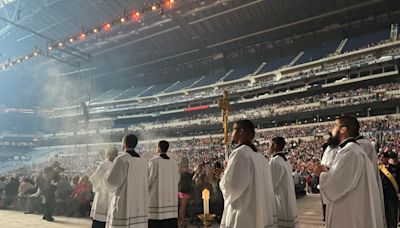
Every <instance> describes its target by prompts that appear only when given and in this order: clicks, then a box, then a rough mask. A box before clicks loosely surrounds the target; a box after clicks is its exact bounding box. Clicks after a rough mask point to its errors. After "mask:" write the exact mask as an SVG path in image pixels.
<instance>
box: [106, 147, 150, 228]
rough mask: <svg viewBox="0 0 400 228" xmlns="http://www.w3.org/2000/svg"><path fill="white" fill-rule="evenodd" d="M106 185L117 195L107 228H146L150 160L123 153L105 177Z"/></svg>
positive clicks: (114, 196) (111, 206)
mask: <svg viewBox="0 0 400 228" xmlns="http://www.w3.org/2000/svg"><path fill="white" fill-rule="evenodd" d="M104 183H105V185H106V186H107V188H108V189H109V190H110V191H114V194H113V197H112V200H111V204H110V208H109V210H108V216H107V223H106V227H107V228H110V227H115V228H120V227H129V228H133V227H135V228H147V226H148V225H147V223H148V213H147V210H148V203H147V201H148V199H147V197H148V194H147V193H148V165H147V160H146V159H144V158H140V157H133V156H131V155H130V154H129V153H127V152H125V153H123V154H122V155H120V156H118V157H117V158H116V159H115V161H114V162H113V165H112V167H111V168H110V170H109V171H108V172H107V173H106V175H105V178H104Z"/></svg>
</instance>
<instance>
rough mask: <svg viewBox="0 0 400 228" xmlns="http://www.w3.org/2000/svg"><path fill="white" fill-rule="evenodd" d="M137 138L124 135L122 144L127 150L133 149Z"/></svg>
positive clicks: (132, 135)
mask: <svg viewBox="0 0 400 228" xmlns="http://www.w3.org/2000/svg"><path fill="white" fill-rule="evenodd" d="M137 142H138V138H137V137H136V135H134V134H126V135H125V137H124V143H125V145H126V147H127V148H131V149H134V148H135V147H136V145H137Z"/></svg>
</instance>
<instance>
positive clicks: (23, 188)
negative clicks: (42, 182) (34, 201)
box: [18, 177, 34, 210]
mask: <svg viewBox="0 0 400 228" xmlns="http://www.w3.org/2000/svg"><path fill="white" fill-rule="evenodd" d="M33 188H34V186H33V180H32V179H30V178H28V177H24V178H23V179H22V182H21V184H20V185H19V187H18V202H19V203H18V209H19V210H25V207H26V202H27V199H28V197H29V196H30V195H31V194H32V193H31V191H30V190H32V189H33Z"/></svg>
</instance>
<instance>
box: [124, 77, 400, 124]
mask: <svg viewBox="0 0 400 228" xmlns="http://www.w3.org/2000/svg"><path fill="white" fill-rule="evenodd" d="M382 89H384V90H385V91H386V92H389V91H395V90H399V89H400V84H399V83H386V84H381V85H377V86H369V87H367V88H358V89H354V90H346V91H339V92H334V93H325V94H322V95H314V96H308V97H303V98H296V99H288V100H285V101H281V102H278V103H272V104H268V105H262V106H258V107H256V108H248V109H240V110H233V112H232V114H231V117H232V119H233V120H236V119H241V118H243V117H244V115H245V117H246V118H250V119H259V118H266V117H273V116H280V115H284V114H290V113H295V112H305V111H314V110H319V109H327V108H334V107H343V106H348V105H356V104H361V103H370V102H374V101H382V100H390V99H395V98H400V92H399V93H390V94H388V93H385V94H381V95H377V94H376V91H379V90H382ZM219 115H220V114H219V113H212V114H210V113H207V114H194V115H193V116H190V117H184V118H179V119H171V120H169V121H162V120H156V121H154V122H152V124H149V123H148V122H142V123H139V124H135V127H134V128H133V129H132V130H135V129H137V130H148V129H155V130H156V129H165V128H173V127H174V126H176V127H178V126H179V127H187V126H196V125H207V124H216V123H219V122H220V121H221V120H220V116H219Z"/></svg>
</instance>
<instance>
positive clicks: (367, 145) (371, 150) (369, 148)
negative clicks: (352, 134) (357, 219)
mask: <svg viewBox="0 0 400 228" xmlns="http://www.w3.org/2000/svg"><path fill="white" fill-rule="evenodd" d="M357 143H358V144H359V145H360V146H361V147H362V148H363V150H364V152H365V154H366V155H367V156H368V158H369V160H370V161H371V163H372V165H373V167H374V168H375V175H376V181H377V182H378V189H379V196H380V198H381V207H382V215H383V217H384V219H383V221H384V222H385V226H384V227H386V218H385V203H384V197H383V187H382V179H381V175H380V171H379V168H378V154H377V153H376V150H375V146H374V145H373V144H372V143H371V141H369V140H368V139H366V138H363V137H361V138H358V139H357Z"/></svg>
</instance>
